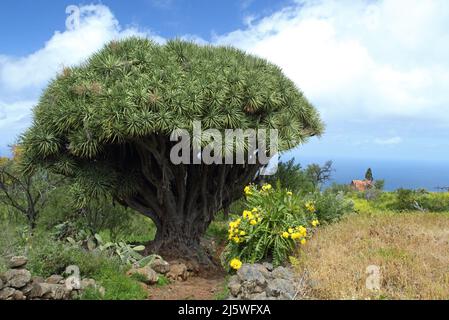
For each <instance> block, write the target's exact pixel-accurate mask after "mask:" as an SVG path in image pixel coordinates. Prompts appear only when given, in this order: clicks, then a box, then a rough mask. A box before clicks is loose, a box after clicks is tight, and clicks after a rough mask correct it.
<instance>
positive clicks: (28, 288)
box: [20, 280, 34, 297]
mask: <svg viewBox="0 0 449 320" xmlns="http://www.w3.org/2000/svg"><path fill="white" fill-rule="evenodd" d="M33 285H34V282H33V281H32V280H31V282H30V283H28V284H27V285H26V286H25V287H23V288H21V289H20V291H22V293H23V294H24V295H25V296H27V297H28V296H29V295H30V293H31V290H33Z"/></svg>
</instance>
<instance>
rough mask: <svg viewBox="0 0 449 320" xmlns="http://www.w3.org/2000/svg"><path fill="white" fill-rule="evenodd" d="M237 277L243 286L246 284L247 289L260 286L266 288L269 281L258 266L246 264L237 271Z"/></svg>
mask: <svg viewBox="0 0 449 320" xmlns="http://www.w3.org/2000/svg"><path fill="white" fill-rule="evenodd" d="M237 276H238V277H239V279H240V281H241V282H242V285H244V284H246V286H247V287H256V286H259V287H261V288H265V287H266V285H267V280H266V279H265V277H264V276H263V274H262V273H261V272H260V270H259V267H258V266H256V265H252V264H244V265H243V266H242V267H241V268H240V269H239V270H238V271H237Z"/></svg>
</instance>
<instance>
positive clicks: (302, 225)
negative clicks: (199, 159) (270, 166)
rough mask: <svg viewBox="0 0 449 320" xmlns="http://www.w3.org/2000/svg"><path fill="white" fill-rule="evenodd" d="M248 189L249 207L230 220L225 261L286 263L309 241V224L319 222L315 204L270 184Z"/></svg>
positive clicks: (237, 263)
mask: <svg viewBox="0 0 449 320" xmlns="http://www.w3.org/2000/svg"><path fill="white" fill-rule="evenodd" d="M245 193H246V205H247V208H248V209H247V210H244V211H243V214H242V215H241V216H239V217H236V219H235V220H233V221H231V222H230V223H229V230H228V232H229V234H228V240H229V242H228V245H227V246H226V248H225V250H224V252H223V256H222V260H223V263H224V265H225V266H226V267H227V268H229V267H231V268H233V269H238V268H239V267H240V266H241V262H242V261H243V262H249V263H254V262H257V261H262V260H265V259H267V260H272V262H273V263H274V264H275V265H281V264H283V263H284V262H286V261H287V260H288V255H289V254H291V253H292V252H293V250H294V249H295V247H296V246H297V245H298V244H300V243H302V244H305V242H306V238H307V237H308V236H309V234H310V233H308V228H310V227H311V226H312V224H313V225H315V226H316V225H317V224H318V221H317V220H316V215H315V208H314V204H313V203H312V202H305V201H304V199H302V198H300V197H299V196H297V195H293V193H292V192H289V191H286V190H285V189H281V188H280V187H279V186H278V187H277V188H276V189H273V188H272V187H271V185H269V184H267V185H264V186H262V188H261V189H260V190H258V189H257V188H256V187H255V186H248V187H246V188H245Z"/></svg>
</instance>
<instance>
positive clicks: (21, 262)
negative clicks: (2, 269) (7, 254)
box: [8, 256, 28, 269]
mask: <svg viewBox="0 0 449 320" xmlns="http://www.w3.org/2000/svg"><path fill="white" fill-rule="evenodd" d="M27 263H28V258H27V257H24V256H16V257H12V258H11V259H10V260H9V263H8V266H9V267H10V268H11V269H16V268H22V267H24V266H25V265H26V264H27Z"/></svg>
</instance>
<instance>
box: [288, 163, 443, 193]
mask: <svg viewBox="0 0 449 320" xmlns="http://www.w3.org/2000/svg"><path fill="white" fill-rule="evenodd" d="M287 159H289V157H288V156H287V157H283V158H282V160H287ZM326 160H333V167H334V169H335V171H334V172H333V179H332V181H331V183H332V182H337V183H340V184H349V183H350V182H351V180H353V179H363V178H364V176H365V172H366V170H367V169H368V168H371V169H372V171H373V176H374V179H384V180H385V190H387V191H392V190H396V189H398V188H407V189H419V188H424V189H427V190H429V191H441V190H438V189H437V188H438V187H449V162H448V161H417V160H379V159H375V160H373V159H323V158H321V159H316V158H315V159H313V158H305V157H300V156H299V157H298V156H297V155H296V157H295V161H296V162H299V163H300V164H301V165H302V167H305V166H307V164H310V163H318V164H320V165H322V164H324V162H325V161H326Z"/></svg>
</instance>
